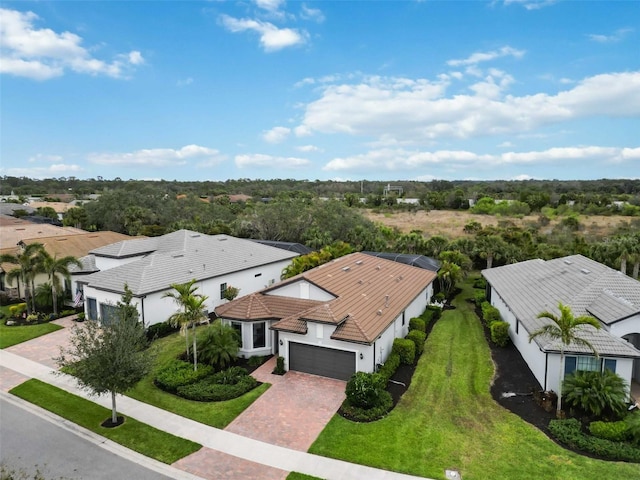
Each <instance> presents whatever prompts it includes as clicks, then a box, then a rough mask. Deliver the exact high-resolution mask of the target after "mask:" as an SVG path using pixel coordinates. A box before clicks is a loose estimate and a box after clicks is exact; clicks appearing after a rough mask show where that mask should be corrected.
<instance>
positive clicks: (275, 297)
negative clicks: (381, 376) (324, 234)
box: [215, 253, 436, 380]
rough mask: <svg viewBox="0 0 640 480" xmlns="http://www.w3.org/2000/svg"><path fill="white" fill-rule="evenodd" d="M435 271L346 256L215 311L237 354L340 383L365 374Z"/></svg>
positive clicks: (421, 303) (421, 306)
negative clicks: (276, 358) (274, 359)
mask: <svg viewBox="0 0 640 480" xmlns="http://www.w3.org/2000/svg"><path fill="white" fill-rule="evenodd" d="M435 278H436V273H435V272H433V271H429V270H425V269H422V268H418V267H414V266H410V265H405V264H402V263H399V262H394V261H391V260H386V259H383V258H376V257H374V256H371V255H367V254H365V253H352V254H350V255H346V256H344V257H341V258H338V259H335V260H333V261H331V262H329V263H326V264H324V265H321V266H319V267H316V268H314V269H313V270H309V271H307V272H305V273H302V274H300V275H297V276H295V277H293V278H290V279H288V280H285V281H283V282H280V283H277V284H275V285H273V286H271V287H268V288H266V289H263V290H261V291H259V292H256V293H253V294H251V295H247V296H244V297H242V298H237V299H235V300H234V301H232V302H229V303H227V304H225V305H220V306H218V307H216V310H215V313H216V315H217V316H218V317H220V318H221V319H222V321H223V322H225V323H228V324H230V325H232V326H233V327H234V328H236V329H237V330H238V331H239V332H240V334H241V336H242V346H241V349H240V355H242V356H245V357H250V356H254V355H267V354H277V355H280V356H281V357H283V358H284V361H285V368H286V369H287V370H297V371H303V372H307V373H312V374H315V375H322V376H326V377H332V378H338V379H341V380H348V379H349V378H350V377H351V375H352V374H353V373H354V372H356V371H363V372H373V371H375V369H376V366H377V365H378V364H383V363H384V362H385V360H386V359H387V357H388V355H389V353H390V352H391V348H392V346H393V341H394V339H395V338H398V337H404V336H406V335H407V333H408V331H409V320H410V319H411V318H412V317H417V316H419V315H421V314H422V313H423V312H424V310H425V308H426V306H427V305H428V303H429V301H430V300H431V296H432V294H433V280H434V279H435Z"/></svg>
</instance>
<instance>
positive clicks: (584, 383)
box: [562, 370, 627, 418]
mask: <svg viewBox="0 0 640 480" xmlns="http://www.w3.org/2000/svg"><path fill="white" fill-rule="evenodd" d="M562 392H563V400H564V402H565V403H566V404H567V405H568V406H572V407H574V408H577V409H579V410H581V411H583V412H585V413H587V414H588V415H593V416H596V417H600V416H605V417H612V418H620V417H621V416H622V415H623V414H624V412H626V410H627V404H626V400H627V383H626V382H625V381H624V380H623V379H622V378H621V377H620V376H618V375H616V374H615V373H614V372H612V371H611V370H605V371H604V372H584V371H576V372H574V373H572V374H570V375H567V376H566V377H565V379H564V382H562Z"/></svg>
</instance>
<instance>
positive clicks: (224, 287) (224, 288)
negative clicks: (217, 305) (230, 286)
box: [220, 282, 227, 300]
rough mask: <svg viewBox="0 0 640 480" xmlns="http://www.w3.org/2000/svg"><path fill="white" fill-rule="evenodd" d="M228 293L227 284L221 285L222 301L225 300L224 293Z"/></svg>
mask: <svg viewBox="0 0 640 480" xmlns="http://www.w3.org/2000/svg"><path fill="white" fill-rule="evenodd" d="M226 291H227V282H224V283H221V284H220V300H223V299H224V292H226Z"/></svg>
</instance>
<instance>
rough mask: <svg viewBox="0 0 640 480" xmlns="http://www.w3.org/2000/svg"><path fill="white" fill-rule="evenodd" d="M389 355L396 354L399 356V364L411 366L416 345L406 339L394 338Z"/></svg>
mask: <svg viewBox="0 0 640 480" xmlns="http://www.w3.org/2000/svg"><path fill="white" fill-rule="evenodd" d="M391 353H392V354H393V353H397V354H398V355H399V356H400V363H402V364H404V365H413V364H414V362H415V360H416V344H415V343H413V342H412V341H411V340H407V339H406V338H396V339H395V340H394V341H393V347H392V348H391Z"/></svg>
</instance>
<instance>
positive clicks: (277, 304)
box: [216, 293, 323, 320]
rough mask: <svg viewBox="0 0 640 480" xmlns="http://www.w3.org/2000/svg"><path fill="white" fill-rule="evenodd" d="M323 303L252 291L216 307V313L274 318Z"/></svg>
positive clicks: (255, 317) (245, 318)
mask: <svg viewBox="0 0 640 480" xmlns="http://www.w3.org/2000/svg"><path fill="white" fill-rule="evenodd" d="M322 303H323V302H320V301H318V300H304V299H299V298H290V297H281V296H276V295H263V294H262V293H252V294H251V295H246V296H244V297H240V298H238V299H236V300H234V301H232V302H229V303H225V304H224V305H220V306H218V307H216V315H218V316H219V317H224V318H229V319H232V320H274V319H281V318H284V317H288V316H290V315H294V314H297V313H299V312H301V311H305V310H308V309H309V308H312V307H315V306H316V305H318V304H322Z"/></svg>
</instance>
